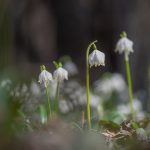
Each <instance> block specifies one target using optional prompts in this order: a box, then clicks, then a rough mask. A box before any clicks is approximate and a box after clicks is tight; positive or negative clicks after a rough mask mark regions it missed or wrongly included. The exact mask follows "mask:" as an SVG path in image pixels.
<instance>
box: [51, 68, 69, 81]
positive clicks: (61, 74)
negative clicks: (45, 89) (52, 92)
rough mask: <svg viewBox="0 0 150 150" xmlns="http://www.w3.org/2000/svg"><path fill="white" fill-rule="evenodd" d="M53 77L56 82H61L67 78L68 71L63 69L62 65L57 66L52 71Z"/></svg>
mask: <svg viewBox="0 0 150 150" xmlns="http://www.w3.org/2000/svg"><path fill="white" fill-rule="evenodd" d="M53 76H54V79H56V80H57V81H58V82H62V81H64V80H65V79H66V80H68V71H67V70H65V69H63V68H62V67H58V68H57V69H56V70H55V71H54V74H53Z"/></svg>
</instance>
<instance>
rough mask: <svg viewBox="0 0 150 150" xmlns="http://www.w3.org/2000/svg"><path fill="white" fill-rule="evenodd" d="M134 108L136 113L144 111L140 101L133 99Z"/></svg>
mask: <svg viewBox="0 0 150 150" xmlns="http://www.w3.org/2000/svg"><path fill="white" fill-rule="evenodd" d="M133 108H134V111H136V112H139V111H141V110H142V103H141V101H140V100H138V99H133Z"/></svg>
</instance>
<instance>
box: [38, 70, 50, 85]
mask: <svg viewBox="0 0 150 150" xmlns="http://www.w3.org/2000/svg"><path fill="white" fill-rule="evenodd" d="M52 80H53V77H52V74H51V73H50V72H48V71H46V70H45V69H44V70H43V71H41V73H40V75H39V83H40V84H44V86H45V87H47V86H48V84H49V83H50V81H52Z"/></svg>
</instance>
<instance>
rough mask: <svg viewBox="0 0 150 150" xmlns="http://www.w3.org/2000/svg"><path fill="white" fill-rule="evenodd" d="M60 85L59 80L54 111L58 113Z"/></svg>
mask: <svg viewBox="0 0 150 150" xmlns="http://www.w3.org/2000/svg"><path fill="white" fill-rule="evenodd" d="M59 86H60V83H59V81H58V82H57V87H56V95H55V102H54V111H55V112H56V113H58V110H59V109H58V106H59V105H58V104H59V103H58V99H59Z"/></svg>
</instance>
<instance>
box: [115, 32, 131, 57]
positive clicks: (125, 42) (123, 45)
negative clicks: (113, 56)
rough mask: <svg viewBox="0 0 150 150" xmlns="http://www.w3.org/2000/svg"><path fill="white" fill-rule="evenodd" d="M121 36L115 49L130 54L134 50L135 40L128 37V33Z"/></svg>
mask: <svg viewBox="0 0 150 150" xmlns="http://www.w3.org/2000/svg"><path fill="white" fill-rule="evenodd" d="M124 34H125V35H124V36H122V37H121V39H120V40H119V41H118V42H117V45H116V48H115V51H116V52H119V53H120V54H122V53H125V55H126V56H128V55H129V54H130V53H131V52H133V42H132V41H131V40H129V39H128V38H127V35H126V33H124Z"/></svg>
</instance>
